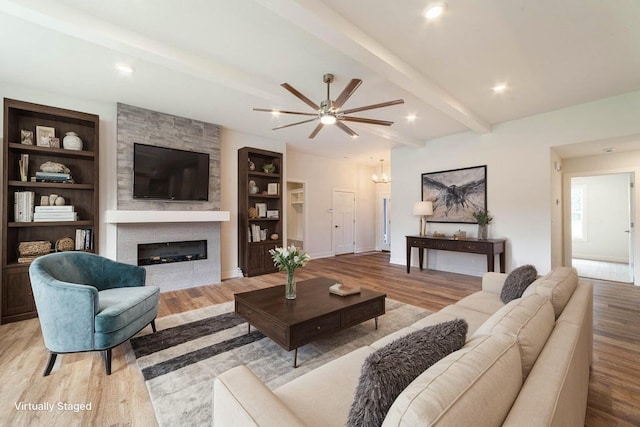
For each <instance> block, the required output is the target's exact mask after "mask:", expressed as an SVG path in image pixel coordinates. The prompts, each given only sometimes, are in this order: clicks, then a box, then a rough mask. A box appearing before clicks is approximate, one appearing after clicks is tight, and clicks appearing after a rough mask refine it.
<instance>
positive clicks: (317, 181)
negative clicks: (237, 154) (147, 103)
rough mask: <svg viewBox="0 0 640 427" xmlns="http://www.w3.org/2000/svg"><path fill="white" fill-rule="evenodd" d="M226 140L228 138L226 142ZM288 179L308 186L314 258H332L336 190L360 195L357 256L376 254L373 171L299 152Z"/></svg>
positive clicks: (308, 239) (291, 158)
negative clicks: (332, 207) (358, 254)
mask: <svg viewBox="0 0 640 427" xmlns="http://www.w3.org/2000/svg"><path fill="white" fill-rule="evenodd" d="M223 140H224V138H223ZM287 154H288V155H287V162H286V164H287V167H286V170H287V179H289V180H291V181H304V182H306V183H307V185H306V188H305V192H306V204H305V207H304V208H305V209H306V212H307V219H306V221H307V224H306V226H307V228H306V229H307V230H308V234H307V235H306V236H305V239H304V245H305V249H306V251H307V252H308V253H309V255H311V257H312V258H322V257H328V256H332V255H333V254H334V253H333V248H332V234H333V232H332V218H331V206H332V195H333V190H334V189H340V190H351V191H354V192H355V194H356V233H355V234H356V252H364V251H369V250H373V249H374V247H375V241H374V217H375V215H374V204H375V201H374V199H375V189H374V185H375V184H373V182H372V181H371V168H370V167H369V166H364V165H360V164H357V163H355V162H352V161H349V160H339V159H329V158H323V157H318V156H313V155H310V154H306V153H301V152H299V151H294V150H289V151H288V153H287Z"/></svg>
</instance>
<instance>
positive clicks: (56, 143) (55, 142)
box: [49, 136, 60, 148]
mask: <svg viewBox="0 0 640 427" xmlns="http://www.w3.org/2000/svg"><path fill="white" fill-rule="evenodd" d="M49 147H51V148H60V138H56V137H55V136H51V137H49Z"/></svg>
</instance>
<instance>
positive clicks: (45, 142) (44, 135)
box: [36, 126, 56, 147]
mask: <svg viewBox="0 0 640 427" xmlns="http://www.w3.org/2000/svg"><path fill="white" fill-rule="evenodd" d="M52 136H54V137H55V136H56V129H55V128H52V127H48V126H36V144H37V145H38V146H39V147H49V141H50V139H49V138H51V137H52Z"/></svg>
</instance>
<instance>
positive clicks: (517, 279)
mask: <svg viewBox="0 0 640 427" xmlns="http://www.w3.org/2000/svg"><path fill="white" fill-rule="evenodd" d="M537 278H538V271H537V270H536V268H535V267H534V266H533V265H530V264H527V265H523V266H521V267H518V268H516V269H515V270H513V271H512V272H511V273H509V275H508V276H507V278H506V279H505V281H504V285H503V286H502V291H501V292H500V299H501V300H502V302H503V303H505V304H506V303H508V302H509V301H513V300H514V299H517V298H520V297H521V296H522V293H523V292H524V290H525V289H527V287H528V286H529V285H530V284H531V283H533V281H534V280H536V279H537Z"/></svg>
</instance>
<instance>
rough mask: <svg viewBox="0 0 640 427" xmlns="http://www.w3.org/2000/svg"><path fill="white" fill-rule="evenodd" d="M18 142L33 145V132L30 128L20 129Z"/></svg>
mask: <svg viewBox="0 0 640 427" xmlns="http://www.w3.org/2000/svg"><path fill="white" fill-rule="evenodd" d="M20 144H24V145H33V132H32V131H30V130H21V131H20Z"/></svg>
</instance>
